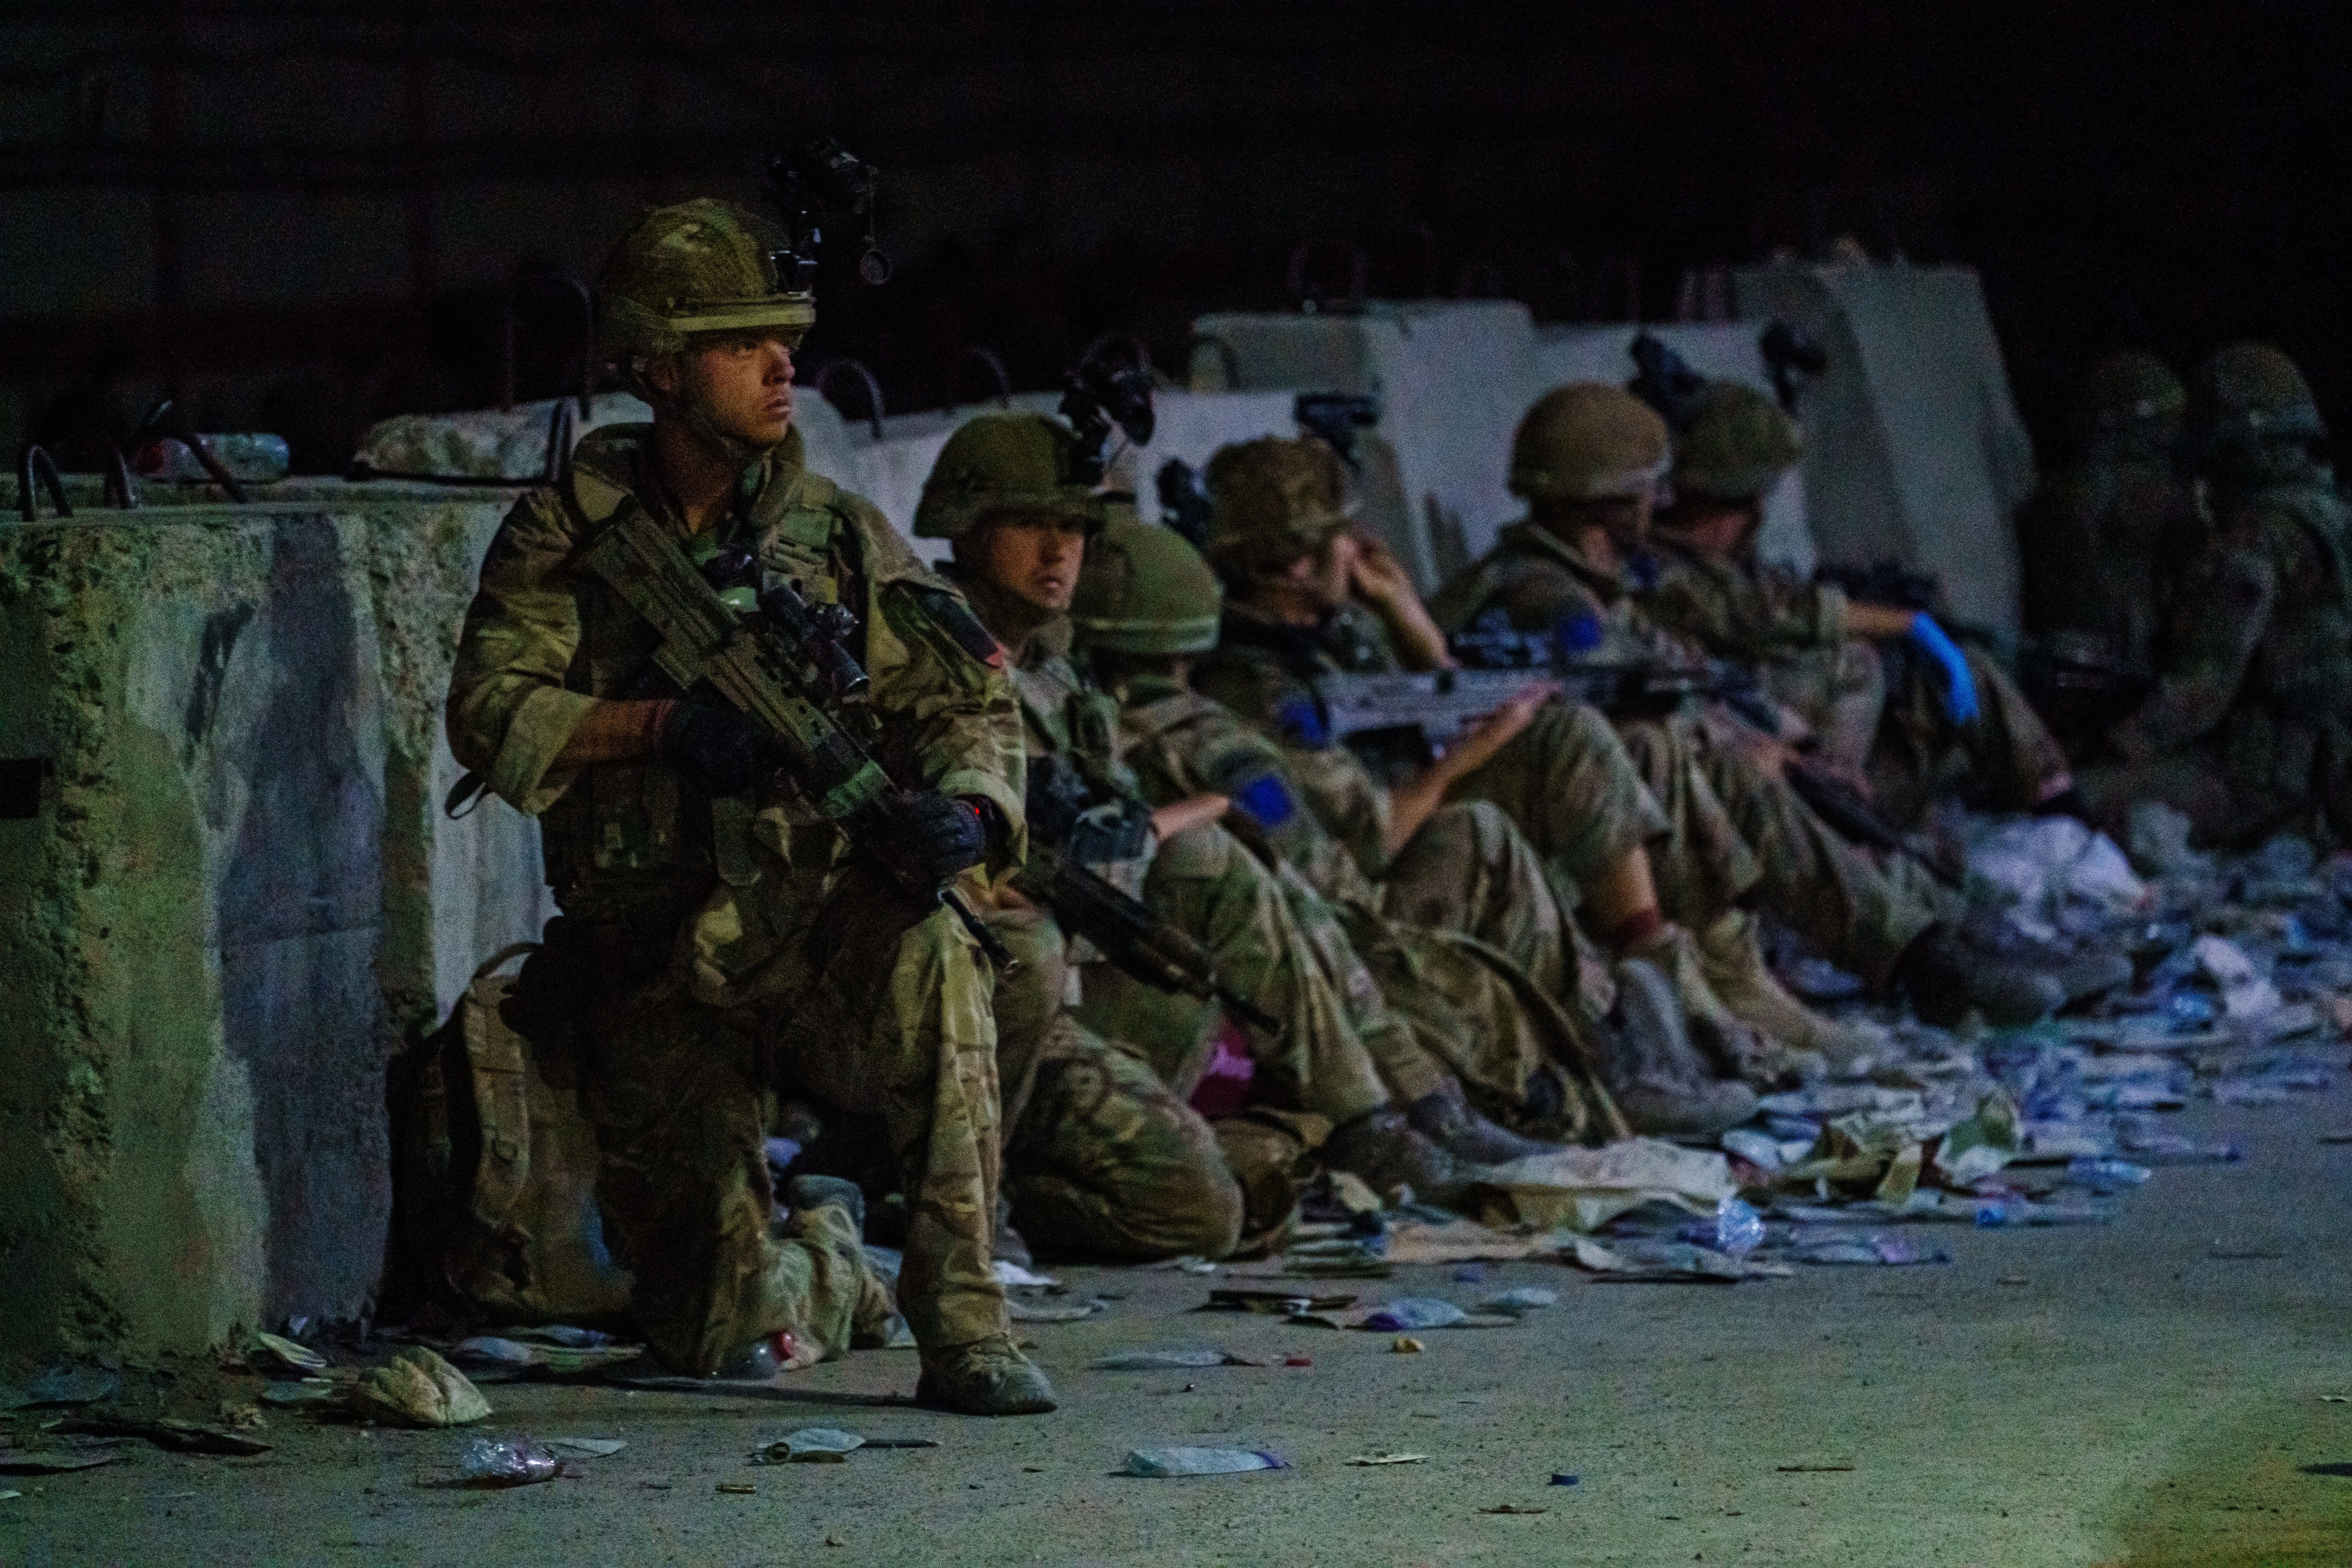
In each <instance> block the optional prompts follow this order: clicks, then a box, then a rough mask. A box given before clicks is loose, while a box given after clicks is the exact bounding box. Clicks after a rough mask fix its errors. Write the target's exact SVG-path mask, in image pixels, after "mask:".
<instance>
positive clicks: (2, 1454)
mask: <svg viewBox="0 0 2352 1568" xmlns="http://www.w3.org/2000/svg"><path fill="white" fill-rule="evenodd" d="M121 1457H122V1444H121V1442H120V1441H119V1440H114V1439H97V1438H88V1437H63V1438H56V1439H52V1440H48V1441H45V1442H43V1443H42V1444H40V1445H39V1446H37V1447H25V1446H23V1445H20V1444H17V1443H16V1442H14V1441H12V1440H10V1439H9V1438H7V1437H5V1436H0V1476H58V1475H64V1474H66V1473H67V1472H68V1471H71V1470H89V1469H95V1468H98V1467H99V1466H100V1465H107V1464H111V1463H113V1462H114V1461H115V1460H116V1459H119V1458H121Z"/></svg>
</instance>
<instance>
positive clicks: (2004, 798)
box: [1868, 648, 2073, 826]
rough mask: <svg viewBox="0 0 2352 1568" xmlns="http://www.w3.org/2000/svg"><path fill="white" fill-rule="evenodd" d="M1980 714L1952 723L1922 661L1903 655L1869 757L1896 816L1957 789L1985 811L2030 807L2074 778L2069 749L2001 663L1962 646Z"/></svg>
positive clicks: (1912, 819) (1876, 790) (1886, 807)
mask: <svg viewBox="0 0 2352 1568" xmlns="http://www.w3.org/2000/svg"><path fill="white" fill-rule="evenodd" d="M1967 653H1968V659H1969V674H1970V676H1971V678H1972V679H1973V680H1974V682H1975V685H1976V690H1977V716H1976V718H1974V719H1973V720H1971V721H1969V722H1968V723H1966V724H1955V723H1953V722H1952V721H1951V719H1950V718H1949V717H1948V715H1947V714H1946V713H1945V711H1944V701H1943V698H1942V696H1941V695H1940V691H1939V689H1937V687H1936V686H1935V684H1934V683H1935V682H1936V680H1937V677H1936V676H1935V675H1934V674H1933V673H1931V672H1930V671H1929V670H1928V669H1927V668H1926V661H1925V660H1922V659H1918V658H1907V657H1906V658H1904V659H1903V660H1902V669H1901V671H1900V672H1899V674H1898V678H1897V679H1895V681H1894V682H1893V683H1892V684H1891V686H1890V687H1889V689H1888V692H1887V701H1886V710H1885V717H1884V719H1883V720H1882V721H1880V723H1879V726H1878V733H1877V740H1876V744H1875V745H1874V747H1873V749H1872V751H1871V753H1870V759H1869V772H1868V776H1869V779H1870V785H1871V794H1872V796H1873V797H1874V800H1875V801H1876V803H1877V805H1878V807H1879V809H1880V810H1881V811H1883V812H1885V814H1886V815H1887V816H1889V817H1890V818H1892V819H1893V820H1895V821H1896V822H1901V823H1907V824H1911V825H1914V826H1916V825H1917V824H1918V823H1919V822H1920V821H1922V820H1923V819H1924V818H1925V817H1926V816H1927V808H1928V807H1929V806H1931V805H1934V804H1935V803H1936V802H1937V800H1938V799H1940V798H1942V797H1943V796H1945V795H1958V796H1960V797H1961V798H1962V799H1964V800H1966V801H1967V802H1968V803H1969V805H1972V806H1976V807H1978V808H1979V809H1982V810H1987V811H2032V809H2034V808H2035V807H2036V806H2039V805H2042V804H2043V803H2044V802H2046V801H2047V800H2049V799H2050V798H2051V797H2052V796H2053V795H2058V794H2059V793H2061V792H2062V791H2063V790H2064V789H2065V788H2066V786H2067V785H2068V784H2070V783H2072V782H2073V780H2072V778H2071V775H2070V773H2069V772H2068V765H2067V761H2066V753H2065V752H2064V750H2063V748H2062V747H2060V745H2059V744H2058V742H2057V741H2056V739H2055V738H2054V737H2053V736H2052V735H2051V733H2050V730H2049V727H2048V726H2047V725H2045V724H2043V723H2042V716H2041V715H2040V714H2039V713H2036V712H2035V711H2034V710H2033V705H2032V703H2031V702H2028V701H2027V700H2025V693H2024V692H2022V691H2021V690H2019V689H2018V688H2017V682H2015V681H2014V680H2011V679H2010V678H2009V674H2008V672H2007V671H2006V670H2004V669H2002V668H2000V666H1999V665H1997V664H1995V663H1994V662H1993V661H1992V660H1991V659H1990V658H1987V657H1986V656H1985V655H1984V654H1983V653H1982V652H1980V651H1979V650H1978V649H1976V648H1969V649H1968V650H1967Z"/></svg>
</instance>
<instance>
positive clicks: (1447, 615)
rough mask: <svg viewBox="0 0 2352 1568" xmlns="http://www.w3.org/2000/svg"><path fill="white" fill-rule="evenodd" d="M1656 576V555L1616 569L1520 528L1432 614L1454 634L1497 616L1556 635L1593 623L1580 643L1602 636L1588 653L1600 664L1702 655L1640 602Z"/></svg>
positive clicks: (1441, 595) (1529, 527) (1437, 601)
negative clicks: (1639, 597)
mask: <svg viewBox="0 0 2352 1568" xmlns="http://www.w3.org/2000/svg"><path fill="white" fill-rule="evenodd" d="M1655 572H1656V563H1655V562H1654V560H1653V559H1652V558H1650V557H1648V556H1640V557H1637V558H1636V559H1635V560H1634V561H1633V563H1631V564H1630V565H1629V566H1628V567H1627V568H1626V569H1625V570H1624V571H1622V572H1617V571H1612V570H1610V569H1608V568H1607V567H1604V566H1603V565H1601V563H1599V562H1596V561H1594V560H1593V559H1592V558H1591V557H1590V556H1588V555H1586V554H1585V553H1584V552H1582V551H1580V550H1579V549H1577V548H1576V546H1574V545H1572V544H1570V542H1568V541H1566V540H1564V539H1562V538H1560V537H1559V535H1558V534H1556V533H1554V532H1552V531H1551V530H1549V529H1548V528H1544V527H1542V526H1540V525H1539V524H1537V523H1535V522H1532V521H1526V522H1515V523H1513V524H1511V525H1510V526H1509V527H1508V528H1506V529H1504V530H1503V531H1502V533H1501V534H1500V535H1499V536H1498V537H1497V538H1496V541H1495V548H1494V549H1493V550H1491V551H1488V552H1486V555H1485V556H1484V557H1482V558H1481V559H1480V560H1478V561H1477V562H1475V563H1473V564H1472V565H1471V566H1470V567H1469V568H1468V569H1467V570H1466V571H1465V572H1463V573H1462V574H1460V575H1459V576H1457V577H1455V578H1454V580H1453V581H1452V582H1450V583H1448V584H1445V585H1444V587H1443V588H1440V589H1439V590H1438V591H1437V592H1436V594H1435V595H1433V596H1432V597H1431V599H1430V601H1429V612H1430V614H1431V615H1432V616H1435V617H1436V620H1437V624H1438V625H1439V626H1442V627H1444V630H1445V631H1446V632H1447V633H1448V634H1449V635H1450V634H1452V633H1454V632H1458V631H1461V630H1462V629H1463V628H1465V626H1469V625H1470V624H1471V623H1472V622H1473V621H1475V620H1476V619H1478V618H1479V617H1480V616H1483V615H1486V614H1487V613H1488V612H1490V611H1496V610H1499V611H1500V612H1502V615H1503V616H1504V618H1505V619H1506V620H1507V622H1508V623H1509V625H1510V627H1511V629H1512V630H1514V631H1521V632H1550V633H1556V632H1559V631H1562V630H1563V629H1564V628H1565V627H1566V626H1571V625H1575V624H1577V623H1586V624H1585V625H1584V626H1580V628H1579V629H1580V635H1579V636H1578V637H1577V638H1576V641H1577V642H1578V643H1579V644H1586V643H1591V639H1592V637H1593V635H1594V634H1595V633H1597V634H1598V639H1599V640H1598V642H1597V644H1593V645H1592V646H1591V648H1590V652H1589V653H1588V655H1587V657H1589V658H1592V659H1594V660H1596V661H1610V662H1615V661H1618V660H1625V661H1628V662H1631V661H1636V660H1641V659H1648V658H1662V659H1672V660H1675V661H1686V660H1688V659H1690V658H1692V657H1693V656H1694V655H1695V654H1696V653H1698V652H1699V651H1701V650H1699V649H1697V648H1696V647H1694V646H1693V645H1692V644H1690V643H1689V642H1688V641H1686V640H1685V639H1684V638H1682V637H1677V636H1675V634H1674V633H1672V632H1669V631H1667V630H1666V629H1665V628H1664V627H1663V626H1659V625H1658V624H1657V623H1656V622H1655V621H1654V620H1652V619H1651V618H1650V616H1648V614H1647V613H1646V612H1645V611H1643V608H1642V606H1641V605H1640V604H1639V602H1638V601H1637V600H1636V599H1635V597H1634V595H1635V594H1636V593H1638V592H1640V591H1641V590H1643V588H1645V587H1646V586H1648V585H1650V584H1652V583H1654V581H1655V577H1654V574H1655Z"/></svg>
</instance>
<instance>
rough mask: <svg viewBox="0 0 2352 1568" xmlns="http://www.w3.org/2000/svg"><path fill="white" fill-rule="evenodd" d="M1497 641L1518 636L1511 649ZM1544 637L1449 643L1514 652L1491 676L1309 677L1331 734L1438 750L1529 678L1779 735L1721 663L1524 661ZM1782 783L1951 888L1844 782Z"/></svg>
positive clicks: (1655, 711) (1743, 675)
mask: <svg viewBox="0 0 2352 1568" xmlns="http://www.w3.org/2000/svg"><path fill="white" fill-rule="evenodd" d="M1505 639H1517V642H1516V645H1515V644H1513V643H1511V642H1509V641H1507V640H1505ZM1543 641H1544V639H1542V638H1539V637H1533V636H1531V635H1529V634H1525V633H1518V632H1512V631H1509V630H1507V629H1506V628H1503V627H1501V626H1494V625H1486V624H1482V625H1480V626H1477V627H1475V629H1474V632H1473V633H1470V634H1463V635H1460V636H1457V637H1455V639H1454V647H1455V650H1456V651H1457V652H1462V653H1484V654H1486V656H1488V657H1489V658H1493V659H1495V660H1496V662H1504V661H1505V659H1506V658H1507V657H1509V656H1511V655H1513V654H1515V653H1516V654H1517V655H1518V656H1519V657H1520V658H1522V660H1523V661H1522V662H1520V663H1517V664H1516V665H1509V664H1507V666H1506V668H1499V669H1493V668H1489V669H1441V670H1432V671H1429V672H1428V673H1425V674H1387V675H1347V674H1337V675H1321V676H1318V677H1317V678H1316V681H1315V686H1316V692H1317V695H1318V698H1319V699H1320V700H1321V702H1322V705H1323V709H1324V713H1323V715H1322V716H1323V718H1324V721H1325V723H1326V726H1327V728H1328V731H1329V732H1330V734H1331V737H1332V738H1333V739H1334V740H1341V741H1344V740H1346V739H1347V738H1349V736H1353V735H1369V734H1372V733H1375V732H1377V731H1383V730H1386V731H1396V730H1404V729H1413V730H1418V731H1421V735H1422V738H1423V740H1424V741H1425V742H1428V743H1429V744H1430V745H1431V746H1433V747H1436V748H1440V749H1443V748H1444V747H1445V746H1447V745H1449V744H1451V743H1453V742H1454V741H1456V740H1458V739H1459V738H1460V737H1461V736H1462V734H1463V733H1464V731H1467V730H1470V729H1472V728H1474V727H1475V725H1476V724H1477V723H1478V721H1481V720H1483V719H1484V718H1486V716H1487V715H1488V714H1490V713H1493V712H1494V711H1496V710H1497V709H1500V708H1502V707H1504V706H1505V705H1507V703H1509V702H1511V701H1512V700H1515V699H1517V697H1518V696H1519V695H1520V694H1521V693H1522V692H1524V691H1526V690H1527V689H1528V687H1529V686H1531V685H1533V684H1534V683H1535V682H1536V681H1538V680H1547V679H1548V680H1555V681H1558V682H1559V685H1560V688H1561V695H1562V696H1564V697H1565V698H1567V699H1568V700H1570V701H1573V702H1580V703H1583V704H1585V705H1587V706H1589V707H1592V708H1597V709H1599V710H1601V712H1603V713H1605V714H1607V715H1609V716H1610V717H1611V718H1612V719H1627V718H1662V717H1664V715H1665V714H1667V713H1670V712H1672V711H1673V710H1675V708H1677V707H1679V706H1680V705H1681V704H1682V702H1683V700H1685V698H1691V697H1706V698H1713V699H1715V700H1718V701H1720V702H1722V703H1724V704H1725V705H1726V706H1727V707H1728V708H1730V709H1731V710H1732V711H1733V712H1735V713H1738V715H1739V716H1740V717H1741V718H1742V719H1744V720H1746V721H1748V722H1749V723H1750V724H1753V725H1754V726H1755V727H1756V728H1757V729H1759V730H1760V731H1763V732H1764V733H1765V734H1767V735H1770V736H1774V737H1776V738H1777V737H1778V736H1779V735H1780V732H1781V723H1780V711H1779V710H1778V709H1777V708H1776V707H1775V706H1774V705H1773V703H1772V702H1771V700H1769V698H1767V697H1766V696H1765V695H1764V693H1763V690H1762V689H1761V688H1760V687H1759V685H1758V684H1757V680H1756V677H1755V676H1754V675H1753V674H1752V673H1750V672H1749V671H1748V670H1746V669H1743V668H1740V667H1739V666H1738V665H1735V664H1729V663H1726V662H1725V661H1723V660H1721V659H1703V660H1693V661H1690V662H1688V663H1677V662H1672V661H1668V660H1664V659H1654V660H1638V659H1637V660H1608V661H1603V660H1583V659H1578V658H1569V657H1562V656H1559V655H1556V654H1555V655H1554V656H1553V657H1552V658H1550V659H1549V661H1548V662H1544V663H1537V662H1535V660H1534V659H1533V658H1532V653H1533V651H1534V650H1536V649H1538V648H1539V647H1541V646H1542V644H1543ZM1782 776H1783V777H1785V778H1786V779H1787V780H1788V783H1789V787H1790V789H1793V790H1795V791H1796V792H1797V795H1798V798H1800V799H1801V800H1802V801H1803V802H1804V803H1805V804H1806V805H1809V806H1811V807H1812V809H1813V813H1814V815H1816V816H1819V817H1820V818H1821V819H1822V821H1823V822H1825V823H1827V824H1829V826H1831V828H1832V829H1833V830H1834V831H1835V832H1836V833H1837V834H1838V835H1839V836H1840V837H1844V838H1847V839H1851V840H1852V841H1853V842H1854V843H1856V844H1863V845H1867V846H1868V847H1871V848H1874V849H1882V850H1885V851H1887V852H1888V853H1891V854H1898V855H1909V856H1911V857H1912V858H1915V859H1916V860H1918V861H1919V862H1920V864H1922V865H1924V866H1925V867H1927V869H1928V871H1929V872H1930V873H1931V874H1933V875H1934V876H1935V877H1936V879H1937V880H1938V881H1941V882H1944V883H1947V884H1948V885H1950V886H1954V887H1957V886H1958V885H1959V874H1958V871H1957V870H1956V869H1955V868H1953V867H1952V866H1950V865H1949V864H1948V862H1947V860H1946V858H1945V857H1943V856H1941V855H1938V854H1936V853H1935V852H1934V851H1933V850H1932V849H1930V848H1928V847H1925V846H1923V845H1921V844H1919V843H1917V842H1916V841H1915V840H1914V839H1913V838H1912V837H1910V836H1908V835H1906V834H1904V833H1903V832H1902V831H1900V830H1899V829H1897V828H1896V827H1895V826H1894V825H1893V824H1892V823H1890V822H1888V821H1887V820H1886V819H1885V817H1883V816H1879V815H1878V813H1877V811H1876V810H1875V809H1874V808H1873V807H1872V805H1871V804H1870V802H1869V801H1867V800H1865V799H1864V797H1863V795H1862V793H1861V792H1860V791H1859V790H1856V789H1855V788H1854V787H1853V785H1852V784H1848V783H1846V782H1845V781H1844V780H1843V779H1842V778H1840V777H1838V776H1837V775H1836V774H1835V773H1831V772H1829V771H1828V770H1827V769H1825V768H1823V767H1822V766H1821V765H1820V764H1818V763H1812V762H1809V761H1807V760H1806V759H1805V758H1803V757H1801V756H1792V757H1790V758H1789V760H1788V763H1787V766H1786V767H1785V768H1784V769H1783V771H1782Z"/></svg>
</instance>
